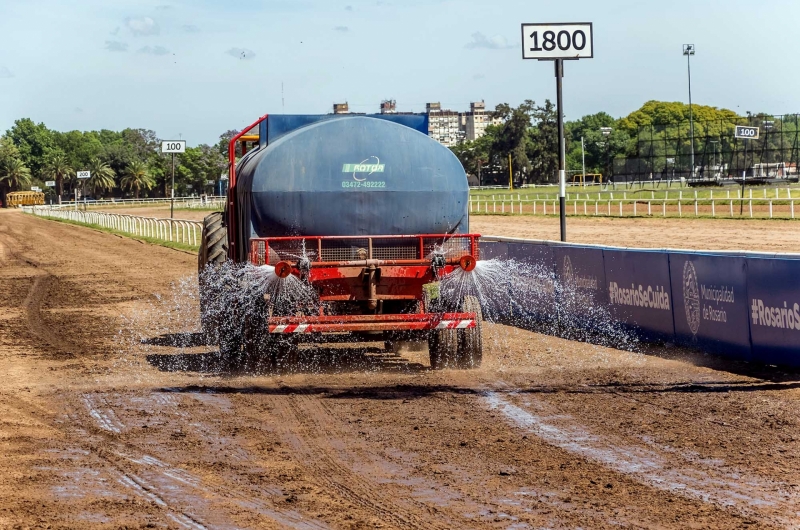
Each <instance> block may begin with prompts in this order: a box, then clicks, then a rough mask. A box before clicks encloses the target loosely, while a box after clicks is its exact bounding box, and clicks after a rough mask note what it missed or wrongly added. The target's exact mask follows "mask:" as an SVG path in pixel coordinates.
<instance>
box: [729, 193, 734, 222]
mask: <svg viewBox="0 0 800 530" xmlns="http://www.w3.org/2000/svg"><path fill="white" fill-rule="evenodd" d="M730 195H731V193H730V192H728V196H729V197H730ZM730 205H731V217H733V201H730Z"/></svg>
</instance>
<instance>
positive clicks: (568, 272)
mask: <svg viewBox="0 0 800 530" xmlns="http://www.w3.org/2000/svg"><path fill="white" fill-rule="evenodd" d="M574 279H575V277H574V273H573V272H572V260H571V259H569V256H564V283H566V284H567V285H572V282H573V281H574Z"/></svg>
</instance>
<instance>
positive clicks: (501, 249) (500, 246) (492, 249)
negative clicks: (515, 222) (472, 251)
mask: <svg viewBox="0 0 800 530" xmlns="http://www.w3.org/2000/svg"><path fill="white" fill-rule="evenodd" d="M480 251H481V259H482V260H487V261H488V260H490V259H508V243H506V242H505V241H481V243H480Z"/></svg>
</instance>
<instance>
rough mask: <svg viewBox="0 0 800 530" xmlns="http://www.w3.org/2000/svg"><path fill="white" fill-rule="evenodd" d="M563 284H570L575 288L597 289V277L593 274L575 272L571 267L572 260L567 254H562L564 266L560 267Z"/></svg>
mask: <svg viewBox="0 0 800 530" xmlns="http://www.w3.org/2000/svg"><path fill="white" fill-rule="evenodd" d="M561 272H562V277H563V279H564V280H563V281H564V285H567V286H570V287H572V288H575V289H591V290H593V291H596V290H597V278H595V277H594V276H581V275H580V274H576V273H575V269H574V268H573V267H572V260H571V259H569V256H564V266H563V268H562V269H561Z"/></svg>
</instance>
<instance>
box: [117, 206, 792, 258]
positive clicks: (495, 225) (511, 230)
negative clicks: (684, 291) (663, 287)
mask: <svg viewBox="0 0 800 530" xmlns="http://www.w3.org/2000/svg"><path fill="white" fill-rule="evenodd" d="M108 211H110V212H116V213H128V214H131V215H141V216H144V217H169V207H168V206H166V207H164V206H151V207H137V208H114V209H109V210H108ZM687 211H688V210H687ZM208 214H209V212H208V211H207V210H177V211H176V212H175V217H176V218H178V219H189V220H196V221H200V220H202V219H203V217H205V216H206V215H208ZM470 229H471V231H472V232H475V233H478V234H483V235H492V236H505V237H520V238H526V239H553V240H559V239H560V237H561V235H560V228H559V220H558V218H557V217H553V216H548V217H544V216H532V215H520V216H511V215H507V216H500V215H474V216H472V217H471V218H470ZM798 229H800V221H796V220H795V221H789V220H777V219H776V220H766V219H762V220H749V219H691V218H683V219H659V218H644V217H639V218H621V219H619V218H614V217H598V218H589V217H568V218H567V237H568V241H571V242H574V243H591V244H598V245H614V246H620V247H641V248H665V247H666V248H683V249H700V250H754V251H756V250H757V251H765V252H800V237H798V235H797V232H798Z"/></svg>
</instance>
